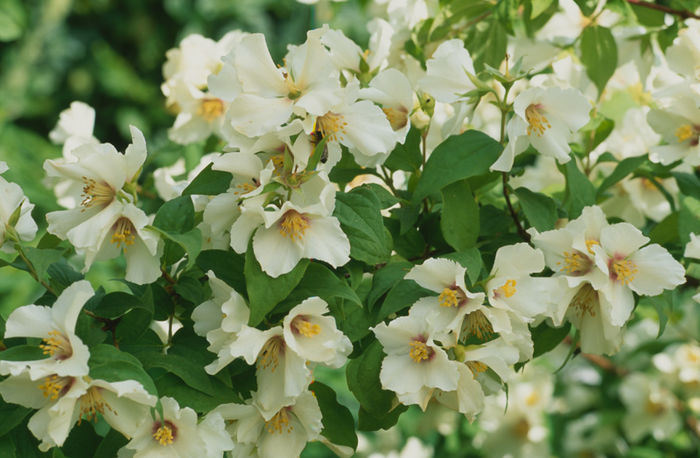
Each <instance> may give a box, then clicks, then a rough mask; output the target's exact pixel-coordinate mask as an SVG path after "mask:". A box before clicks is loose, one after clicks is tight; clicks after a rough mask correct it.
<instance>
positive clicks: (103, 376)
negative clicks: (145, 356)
mask: <svg viewBox="0 0 700 458" xmlns="http://www.w3.org/2000/svg"><path fill="white" fill-rule="evenodd" d="M88 366H89V367H90V377H92V378H94V379H100V380H105V381H107V382H119V381H122V380H135V381H137V382H139V383H140V384H141V385H143V387H144V388H145V389H146V391H148V392H149V393H151V394H153V395H157V394H158V391H157V390H156V386H155V385H154V384H153V379H151V377H150V376H149V375H148V374H147V373H146V371H145V370H144V369H143V366H142V365H141V361H139V360H138V358H136V357H135V356H133V355H131V354H129V353H127V352H124V351H120V350H118V349H117V348H115V347H113V346H111V345H105V344H100V345H95V346H94V347H92V348H91V349H90V360H89V361H88Z"/></svg>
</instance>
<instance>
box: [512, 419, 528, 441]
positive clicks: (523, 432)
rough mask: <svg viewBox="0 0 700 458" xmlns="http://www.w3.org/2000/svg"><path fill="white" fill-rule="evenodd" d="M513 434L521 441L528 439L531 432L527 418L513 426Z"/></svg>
mask: <svg viewBox="0 0 700 458" xmlns="http://www.w3.org/2000/svg"><path fill="white" fill-rule="evenodd" d="M513 432H514V433H515V435H516V436H518V437H520V438H521V439H527V434H528V433H529V432H530V423H529V422H528V421H527V418H520V419H519V420H518V421H517V422H516V423H515V424H514V425H513Z"/></svg>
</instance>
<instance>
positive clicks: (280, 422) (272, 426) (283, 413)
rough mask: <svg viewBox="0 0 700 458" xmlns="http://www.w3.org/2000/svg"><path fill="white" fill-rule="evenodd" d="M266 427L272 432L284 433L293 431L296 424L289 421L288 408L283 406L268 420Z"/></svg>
mask: <svg viewBox="0 0 700 458" xmlns="http://www.w3.org/2000/svg"><path fill="white" fill-rule="evenodd" d="M265 429H266V430H267V432H268V433H270V434H275V433H280V434H282V433H283V432H287V433H291V432H292V431H293V430H294V425H292V424H291V423H289V415H288V414H287V408H286V407H283V408H282V410H280V411H279V412H277V413H276V414H275V416H274V417H272V418H270V419H269V420H268V421H266V422H265Z"/></svg>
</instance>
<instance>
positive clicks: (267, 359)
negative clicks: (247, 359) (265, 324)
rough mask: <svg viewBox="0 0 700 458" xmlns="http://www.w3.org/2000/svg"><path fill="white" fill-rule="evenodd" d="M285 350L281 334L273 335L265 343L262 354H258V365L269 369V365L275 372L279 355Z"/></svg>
mask: <svg viewBox="0 0 700 458" xmlns="http://www.w3.org/2000/svg"><path fill="white" fill-rule="evenodd" d="M283 351H284V339H283V338H282V337H280V336H275V337H272V338H271V339H269V340H268V341H267V342H265V345H263V348H262V350H261V351H260V356H258V365H259V366H260V367H261V368H262V369H267V368H268V367H269V368H270V370H271V371H272V372H274V371H275V369H277V366H278V365H279V355H280V353H282V352H283Z"/></svg>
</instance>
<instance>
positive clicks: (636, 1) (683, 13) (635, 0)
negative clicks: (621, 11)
mask: <svg viewBox="0 0 700 458" xmlns="http://www.w3.org/2000/svg"><path fill="white" fill-rule="evenodd" d="M627 3H631V4H632V5H637V6H641V7H642V8H649V9H651V10H656V11H661V12H664V13H668V14H673V15H674V16H680V17H681V18H683V19H688V18H693V19H700V16H698V15H697V14H695V13H692V12H690V11H688V10H676V9H673V8H670V7H668V6H664V5H657V4H656V3H651V2H646V1H644V0H627Z"/></svg>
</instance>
